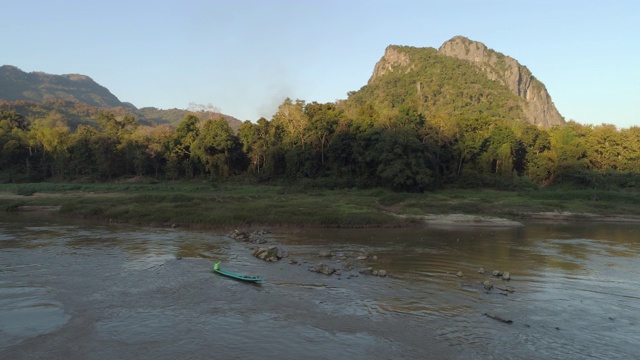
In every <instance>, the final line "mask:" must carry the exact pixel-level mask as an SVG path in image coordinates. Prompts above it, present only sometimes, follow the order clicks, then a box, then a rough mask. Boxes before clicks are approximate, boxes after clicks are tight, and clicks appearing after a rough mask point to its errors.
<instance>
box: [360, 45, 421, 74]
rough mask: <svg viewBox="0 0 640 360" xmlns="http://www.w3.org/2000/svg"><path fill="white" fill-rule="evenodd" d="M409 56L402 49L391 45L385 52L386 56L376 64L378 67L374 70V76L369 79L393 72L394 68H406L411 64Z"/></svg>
mask: <svg viewBox="0 0 640 360" xmlns="http://www.w3.org/2000/svg"><path fill="white" fill-rule="evenodd" d="M410 60H411V59H410V58H409V54H407V53H406V52H403V51H400V47H399V46H396V45H389V46H387V48H386V49H385V51H384V55H383V56H382V58H381V59H380V61H378V62H377V63H376V66H375V67H374V68H373V76H371V78H370V79H369V82H371V80H373V79H375V78H376V77H379V76H382V75H384V74H386V73H388V72H390V71H393V69H394V68H396V67H398V66H404V65H407V64H409V62H410Z"/></svg>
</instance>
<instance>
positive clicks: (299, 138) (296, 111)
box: [273, 98, 309, 148]
mask: <svg viewBox="0 0 640 360" xmlns="http://www.w3.org/2000/svg"><path fill="white" fill-rule="evenodd" d="M304 104H305V102H304V101H303V100H296V101H295V103H294V102H293V101H291V99H289V98H286V99H285V100H284V102H283V103H282V104H281V105H280V106H279V107H278V111H277V112H276V113H275V115H274V116H273V120H274V123H275V124H277V125H282V127H283V128H284V129H285V131H286V132H287V134H288V135H289V141H290V142H291V143H293V144H294V145H300V146H301V147H302V148H304V145H305V140H306V138H307V135H308V134H307V132H306V130H307V127H308V126H309V117H308V116H307V115H306V114H305V112H304Z"/></svg>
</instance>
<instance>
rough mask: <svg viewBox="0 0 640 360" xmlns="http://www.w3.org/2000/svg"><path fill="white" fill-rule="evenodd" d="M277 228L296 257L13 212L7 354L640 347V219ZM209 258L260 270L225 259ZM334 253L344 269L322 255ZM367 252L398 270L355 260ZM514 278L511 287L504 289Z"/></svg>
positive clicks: (598, 352)
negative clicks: (248, 278)
mask: <svg viewBox="0 0 640 360" xmlns="http://www.w3.org/2000/svg"><path fill="white" fill-rule="evenodd" d="M265 238H266V239H267V240H268V244H266V245H276V246H278V247H279V248H281V249H284V250H286V251H287V252H288V253H289V257H288V258H285V259H283V260H281V261H279V262H277V263H268V262H264V261H262V260H258V259H256V258H254V257H253V256H252V255H251V250H250V248H251V247H253V246H256V245H253V244H248V243H244V242H242V241H238V240H234V239H232V238H230V237H228V236H226V234H225V233H224V232H221V231H204V230H197V231H196V230H188V229H180V228H177V229H173V228H150V227H136V226H130V225H122V224H104V223H94V222H84V221H80V220H68V219H61V218H58V217H56V216H53V215H49V214H46V213H5V214H0V358H1V359H211V358H218V357H221V358H225V359H266V358H270V359H276V358H277V359H301V358H302V359H336V358H339V359H631V358H638V357H640V335H638V334H639V331H638V330H639V329H640V327H639V325H640V291H639V289H640V286H639V285H640V225H631V224H598V223H529V224H525V226H524V227H519V228H504V229H502V228H429V227H424V228H402V229H295V230H292V229H286V230H274V232H273V233H270V234H267V235H265ZM323 251H325V252H326V251H330V252H332V254H333V255H334V256H333V257H331V258H320V257H319V256H318V254H320V253H321V252H323ZM363 253H364V254H366V255H368V258H367V259H366V260H360V261H358V262H357V263H355V266H354V269H353V270H349V268H348V267H347V264H346V263H347V262H351V261H353V259H356V258H357V257H358V256H361V255H362V254H363ZM212 260H220V261H221V262H222V267H223V268H225V269H228V270H232V271H236V272H240V273H246V274H251V275H260V276H262V277H264V278H265V281H264V282H263V283H262V284H261V285H253V284H248V283H242V282H239V281H235V280H232V279H229V278H225V277H221V276H219V275H216V274H214V273H212V272H211V267H212V263H213V261H212ZM291 260H295V261H296V262H297V263H295V264H291V262H292V261H291ZM321 262H322V263H324V264H327V265H329V266H331V267H335V268H338V269H340V270H341V273H340V274H339V275H336V274H334V275H331V276H327V275H323V274H319V273H315V272H311V271H309V268H311V267H313V266H315V265H316V264H317V263H321ZM365 266H370V267H372V268H374V269H381V270H385V271H386V272H387V273H388V276H386V277H378V276H373V275H364V274H360V273H358V271H357V270H356V269H358V268H360V267H365ZM480 268H484V269H485V273H484V274H481V273H479V272H478V270H479V269H480ZM492 270H501V271H508V272H509V273H510V274H511V280H508V281H507V280H502V279H500V278H497V277H493V276H492V275H491V272H492ZM459 272H461V273H459ZM459 275H461V276H459ZM486 280H489V281H491V282H492V283H493V285H494V288H493V289H491V290H489V291H487V290H485V289H484V287H483V285H482V282H483V281H486ZM507 286H509V287H511V288H513V290H514V291H513V292H507V291H502V290H500V289H498V287H499V288H503V289H505V288H506V287H507ZM485 314H491V315H494V316H495V317H499V318H501V319H504V320H510V321H511V323H506V322H501V321H498V320H496V319H495V318H491V317H489V316H486V315H485Z"/></svg>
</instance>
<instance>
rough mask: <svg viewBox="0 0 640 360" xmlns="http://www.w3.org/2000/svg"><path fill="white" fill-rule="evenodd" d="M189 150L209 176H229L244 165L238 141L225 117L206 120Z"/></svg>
mask: <svg viewBox="0 0 640 360" xmlns="http://www.w3.org/2000/svg"><path fill="white" fill-rule="evenodd" d="M191 150H192V156H194V157H196V158H198V159H199V160H200V161H201V162H202V163H203V164H204V165H205V167H206V171H207V172H208V173H209V176H210V177H211V178H225V177H229V176H230V175H233V174H235V173H236V171H237V170H241V169H242V168H243V167H244V164H243V160H244V159H243V157H242V156H241V152H242V148H241V145H240V141H239V140H238V138H237V136H236V135H235V134H234V133H233V130H232V129H231V127H230V126H229V124H228V123H227V121H226V120H225V119H216V120H207V121H206V122H205V123H204V125H203V126H202V129H201V131H200V134H199V135H198V137H197V138H196V139H195V141H194V142H193V144H192V146H191Z"/></svg>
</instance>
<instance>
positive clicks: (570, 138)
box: [0, 94, 640, 192]
mask: <svg viewBox="0 0 640 360" xmlns="http://www.w3.org/2000/svg"><path fill="white" fill-rule="evenodd" d="M351 96H352V97H353V96H355V94H351ZM350 100H351V99H348V100H344V101H339V102H336V103H323V104H321V103H316V102H311V103H306V102H304V101H301V100H296V101H293V100H290V99H287V100H285V101H284V102H283V103H282V104H281V105H280V106H279V108H278V110H277V112H276V113H275V114H274V115H273V118H272V119H271V120H267V119H264V118H261V119H259V120H258V121H256V122H250V121H246V122H244V123H243V124H242V125H241V126H240V128H239V129H238V131H237V132H236V131H234V130H233V129H232V128H231V127H230V126H229V124H228V122H227V121H226V120H225V119H224V118H208V119H201V118H199V117H198V116H196V115H195V114H188V115H186V116H185V117H184V118H183V120H182V121H181V122H180V123H179V124H178V126H173V127H172V126H170V125H168V124H156V125H153V124H152V125H143V124H139V123H138V122H137V121H136V119H135V118H134V117H133V116H130V115H122V114H115V113H113V112H107V111H105V112H100V113H98V114H97V115H95V122H94V123H93V124H82V123H80V124H76V125H75V126H74V127H70V126H69V125H68V122H67V119H65V116H64V115H63V114H61V113H60V112H58V111H55V110H53V111H50V112H48V113H42V114H40V116H38V117H35V118H27V117H25V116H24V115H22V114H21V113H20V112H18V111H16V110H2V111H0V149H2V152H1V156H0V171H1V172H0V174H1V175H0V180H1V181H2V182H36V181H78V182H95V181H112V180H117V179H121V178H124V177H132V176H144V177H151V178H155V179H166V180H178V179H183V180H184V179H206V180H209V181H222V180H227V181H229V180H231V181H243V182H266V183H268V182H306V183H308V184H309V185H310V186H319V187H328V188H341V187H359V188H365V187H385V188H389V189H394V190H397V191H410V192H416V191H425V190H433V189H438V188H443V187H447V186H456V187H467V188H477V187H490V188H497V189H528V188H535V187H538V186H547V185H551V184H567V185H572V186H581V187H590V188H609V187H616V188H626V189H637V188H638V185H639V184H640V175H639V174H640V127H631V128H629V129H616V127H615V126H613V125H599V126H586V125H580V124H578V123H575V122H568V123H567V124H565V125H562V126H556V127H553V128H551V129H540V128H538V127H534V126H533V125H530V124H527V123H525V122H523V121H515V120H509V119H505V118H502V117H494V116H491V114H488V115H485V116H482V115H478V114H475V115H468V114H465V113H464V112H462V113H460V114H458V115H455V116H444V115H441V116H438V115H435V116H434V115H431V114H429V116H426V115H425V114H424V113H421V112H418V111H415V110H413V109H412V108H411V107H409V106H406V105H404V104H403V105H400V106H398V107H397V108H394V109H393V110H389V111H387V112H386V113H384V114H382V115H381V113H380V111H378V110H376V106H375V105H372V104H367V103H364V104H363V103H359V102H356V101H350Z"/></svg>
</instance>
